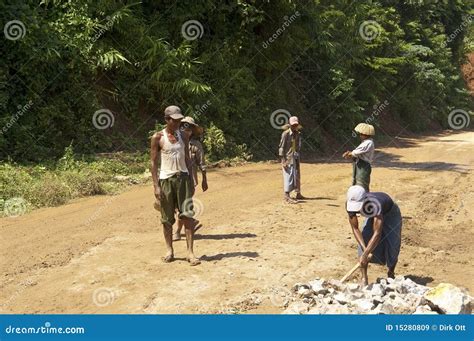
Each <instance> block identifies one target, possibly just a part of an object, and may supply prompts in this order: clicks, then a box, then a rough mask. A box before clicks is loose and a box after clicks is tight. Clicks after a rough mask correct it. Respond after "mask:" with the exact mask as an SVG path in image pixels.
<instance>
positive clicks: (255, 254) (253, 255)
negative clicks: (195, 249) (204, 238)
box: [199, 251, 259, 262]
mask: <svg viewBox="0 0 474 341" xmlns="http://www.w3.org/2000/svg"><path fill="white" fill-rule="evenodd" d="M233 257H246V258H257V257H259V254H258V252H252V251H246V252H226V253H218V254H216V255H213V256H207V255H203V256H201V257H200V258H199V259H201V260H202V261H206V262H211V261H214V260H222V259H224V258H233Z"/></svg>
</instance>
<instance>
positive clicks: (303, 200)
mask: <svg viewBox="0 0 474 341" xmlns="http://www.w3.org/2000/svg"><path fill="white" fill-rule="evenodd" d="M306 200H336V199H335V198H327V197H314V198H311V197H304V199H301V200H298V201H299V202H305V201H306Z"/></svg>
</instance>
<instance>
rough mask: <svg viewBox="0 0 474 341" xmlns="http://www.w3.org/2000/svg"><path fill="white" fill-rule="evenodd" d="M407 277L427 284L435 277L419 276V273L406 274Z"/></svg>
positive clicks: (418, 282)
mask: <svg viewBox="0 0 474 341" xmlns="http://www.w3.org/2000/svg"><path fill="white" fill-rule="evenodd" d="M405 277H406V278H409V279H411V280H412V281H413V282H415V283H417V284H421V285H426V284H428V283H431V282H433V280H434V279H433V277H431V276H417V275H408V276H405Z"/></svg>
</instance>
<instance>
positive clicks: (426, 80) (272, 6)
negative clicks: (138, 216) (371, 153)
mask: <svg viewBox="0 0 474 341" xmlns="http://www.w3.org/2000/svg"><path fill="white" fill-rule="evenodd" d="M473 15H474V11H473V3H472V1H469V0H449V1H448V0H446V1H445V0H404V1H395V0H378V1H375V0H374V1H368V0H367V1H349V0H331V1H329V0H327V1H326V0H300V1H292V0H272V1H269V0H228V1H214V0H203V1H191V0H184V1H171V0H153V1H151V0H143V1H141V2H138V1H115V0H94V1H92V0H74V1H68V0H42V1H41V2H39V1H37V0H34V1H33V0H26V1H21V2H20V1H14V0H5V1H2V2H0V17H1V19H2V20H1V22H2V25H7V24H8V23H10V22H12V21H14V20H17V21H20V22H21V23H22V24H23V25H24V29H22V27H21V26H19V27H17V28H19V29H20V34H19V35H18V30H17V31H16V32H15V31H13V30H12V31H11V32H10V34H11V36H10V39H7V37H6V36H5V37H2V45H1V47H0V50H1V53H2V61H3V63H1V65H0V160H3V161H5V162H4V163H2V164H1V165H0V177H1V180H2V189H1V191H0V196H1V197H3V198H9V197H11V196H13V195H22V196H23V197H25V199H27V200H28V201H29V202H31V203H32V204H33V205H35V206H42V205H46V204H48V205H49V204H58V203H61V202H64V201H65V200H67V198H70V197H75V196H77V195H89V194H95V193H104V192H107V191H108V189H107V188H106V185H105V184H107V183H108V182H109V181H110V179H111V176H112V174H114V171H115V170H114V171H110V170H111V169H114V167H116V166H117V167H121V163H120V162H119V163H115V162H116V161H110V160H109V161H106V160H101V161H93V162H91V161H90V160H93V157H90V156H88V155H94V154H96V153H114V152H118V151H125V152H129V153H130V152H131V153H138V154H139V155H145V156H144V158H146V153H147V148H148V146H149V140H148V136H149V132H150V131H151V130H153V129H154V128H155V126H156V125H159V124H162V123H163V120H162V112H163V109H164V108H165V107H166V106H167V105H170V104H178V105H180V106H181V107H182V108H183V109H184V111H185V112H186V114H188V115H191V116H193V117H194V118H195V119H196V120H197V121H198V122H200V123H201V124H202V125H203V126H205V127H206V128H207V133H206V136H205V138H204V141H203V142H204V145H205V147H206V149H207V153H208V158H209V159H211V160H219V159H223V158H233V157H236V156H237V157H240V158H243V159H248V158H249V157H251V156H253V157H254V159H271V158H273V157H274V156H275V153H276V149H277V148H276V146H277V143H278V139H279V135H280V131H279V130H277V129H275V128H274V127H272V125H271V124H270V115H271V114H272V113H273V112H274V111H275V110H277V109H285V110H288V111H289V112H291V113H292V114H297V115H298V116H300V118H301V121H302V122H303V125H304V136H303V138H304V145H305V149H306V150H310V151H313V152H317V151H319V150H321V149H324V145H325V143H324V142H325V140H324V136H331V137H333V138H336V139H337V140H340V141H342V142H344V141H346V140H347V138H350V133H351V129H352V128H353V126H354V124H355V123H357V122H360V121H362V120H364V119H367V118H368V117H370V116H371V115H372V116H373V117H372V118H373V120H374V121H373V124H375V125H377V126H379V127H380V125H381V124H382V123H381V120H380V117H378V114H377V115H376V116H374V115H373V110H374V109H373V108H374V106H377V105H379V104H380V103H384V102H385V101H388V105H387V107H386V108H385V109H384V113H388V114H389V115H390V117H391V120H390V121H391V122H393V121H395V122H397V124H399V125H400V126H403V127H407V129H410V130H423V129H426V128H428V127H429V126H432V124H433V122H437V124H439V125H441V126H444V127H447V117H448V114H449V113H450V112H451V110H453V109H454V108H461V109H464V110H469V109H470V108H472V100H471V99H470V98H469V96H468V94H467V91H466V89H465V84H464V81H463V79H462V76H461V74H460V65H461V64H462V63H463V62H464V58H465V55H466V53H467V52H469V51H472V50H473V49H474V43H473V42H474V30H473V28H472V26H473V25H472V22H473V20H472V19H473ZM191 20H193V22H191V23H194V27H191V28H194V31H193V30H192V29H189V26H188V24H189V23H190V21H191ZM5 27H6V26H5ZM5 27H4V28H5ZM186 27H188V29H189V30H186ZM4 35H6V34H4ZM194 38H195V39H194ZM105 109H107V110H108V113H109V114H108V115H109V116H108V119H109V120H110V122H108V123H107V122H106V127H105V129H98V128H97V127H96V126H97V124H95V125H94V122H93V117H94V113H97V112H98V111H99V110H105ZM95 123H97V122H95ZM112 123H113V124H112ZM102 128H104V127H103V126H102ZM71 143H72V145H73V146H74V150H75V152H76V153H77V155H80V156H78V157H76V158H77V159H79V160H81V161H78V160H76V159H74V158H72V159H71V157H67V153H66V156H65V157H66V159H64V157H63V159H60V160H59V161H57V160H58V158H61V157H62V156H63V155H64V150H65V148H66V147H67V146H69V145H71ZM82 155H85V156H82ZM73 159H74V160H73ZM7 160H8V163H6V161H7ZM83 160H84V161H83ZM87 160H88V161H87ZM71 162H72V164H71ZM108 162H109V163H110V162H111V163H112V164H109V163H108ZM32 164H33V166H32ZM38 164H40V165H38ZM35 165H36V166H35ZM140 167H141V168H140V171H139V172H137V174H138V173H141V172H142V171H143V170H144V169H146V167H147V166H145V165H143V164H141V166H140ZM43 169H45V170H43ZM117 171H118V170H117ZM42 172H44V174H43V173H42ZM123 172H125V173H127V172H128V171H127V169H122V170H120V173H123ZM133 173H134V172H133ZM46 174H47V175H46ZM43 175H44V176H43ZM39 177H41V178H42V179H44V181H45V182H47V183H48V184H49V186H42V185H37V186H35V185H34V182H35V181H34V179H37V178H39ZM16 184H17V185H16ZM72 184H74V185H72ZM52 192H58V193H62V194H61V195H60V198H52V197H54V195H53V194H50V193H52ZM1 197H0V198H1Z"/></svg>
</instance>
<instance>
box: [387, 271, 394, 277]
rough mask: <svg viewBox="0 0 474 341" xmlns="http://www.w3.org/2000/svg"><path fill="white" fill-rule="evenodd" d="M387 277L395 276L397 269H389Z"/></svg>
mask: <svg viewBox="0 0 474 341" xmlns="http://www.w3.org/2000/svg"><path fill="white" fill-rule="evenodd" d="M387 277H388V278H395V271H390V270H389V271H388V272H387Z"/></svg>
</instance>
